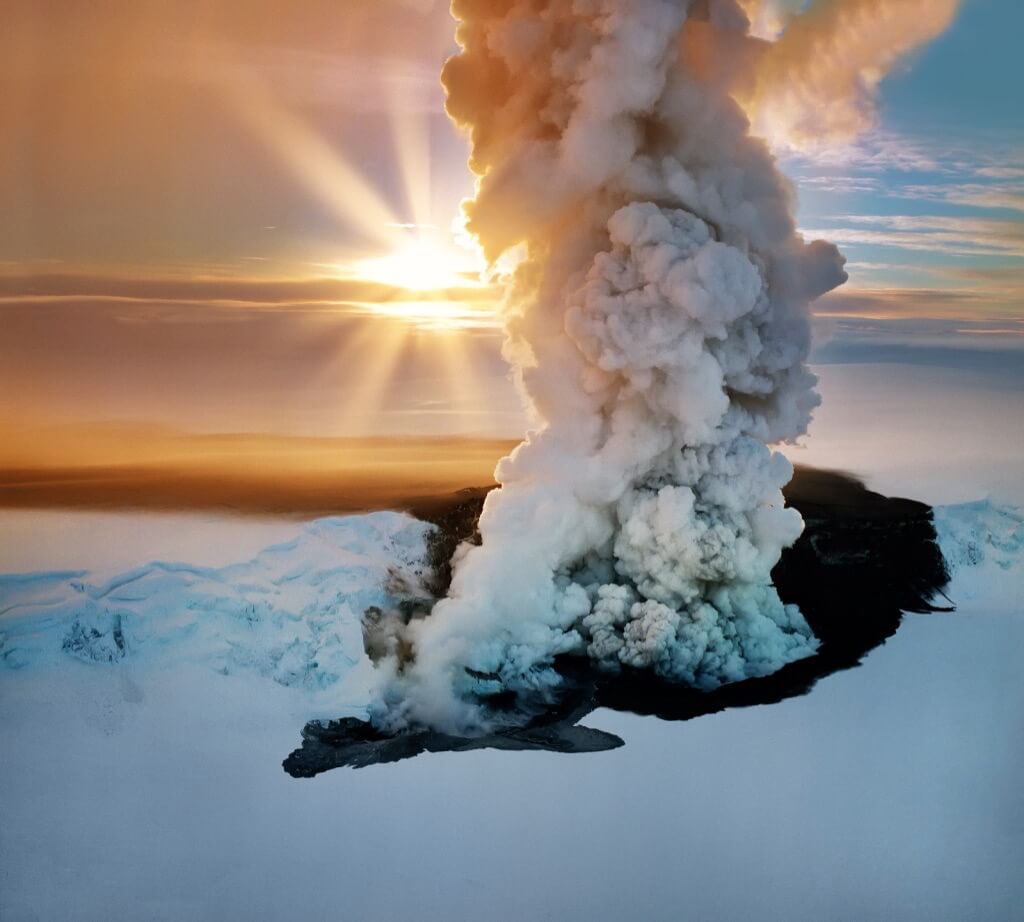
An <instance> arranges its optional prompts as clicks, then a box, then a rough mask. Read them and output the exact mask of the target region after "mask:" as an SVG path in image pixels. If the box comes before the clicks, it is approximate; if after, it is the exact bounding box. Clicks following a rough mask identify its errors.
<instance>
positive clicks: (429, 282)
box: [352, 237, 479, 291]
mask: <svg viewBox="0 0 1024 922" xmlns="http://www.w3.org/2000/svg"><path fill="white" fill-rule="evenodd" d="M352 269H353V270H354V272H355V273H356V274H357V275H358V276H359V277H360V278H364V279H368V280H370V281H373V282H381V283H383V284H385V285H392V286H394V287H395V288H404V289H406V290H409V291H443V290H445V289H449V288H466V287H474V286H475V285H478V284H479V280H478V277H477V273H476V272H475V271H474V268H473V265H472V263H471V261H470V260H469V259H468V258H466V257H465V256H463V255H462V254H459V253H457V252H455V251H454V249H453V248H448V247H444V246H442V245H440V244H439V243H437V242H435V241H433V240H431V239H429V238H427V237H416V238H413V239H410V240H407V241H405V242H403V243H402V244H401V245H400V246H399V247H398V248H396V249H395V250H393V251H392V252H390V253H388V254H386V255H384V256H379V257H374V258H372V259H363V260H359V261H358V262H356V263H355V264H354V265H353V266H352Z"/></svg>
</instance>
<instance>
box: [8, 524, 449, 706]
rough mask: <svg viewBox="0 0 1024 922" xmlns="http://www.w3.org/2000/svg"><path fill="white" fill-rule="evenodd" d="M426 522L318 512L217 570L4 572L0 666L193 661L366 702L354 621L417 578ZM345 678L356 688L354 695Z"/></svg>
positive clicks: (331, 702) (327, 702) (343, 700)
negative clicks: (69, 660) (292, 531)
mask: <svg viewBox="0 0 1024 922" xmlns="http://www.w3.org/2000/svg"><path fill="white" fill-rule="evenodd" d="M432 529H433V526H431V525H429V524H427V523H424V522H420V521H418V520H416V519H413V518H411V517H409V516H407V515H403V514H401V513H397V512H376V513H372V514H370V515H363V516H348V517H332V518H324V519H318V520H316V521H313V522H310V523H308V524H306V525H304V526H302V527H301V529H300V530H299V531H298V533H297V534H296V535H295V536H294V537H292V538H291V539H289V540H287V541H284V542H282V543H279V544H274V545H271V546H270V547H267V548H265V549H264V550H262V551H260V553H258V554H257V555H256V556H255V557H253V558H252V559H251V560H247V561H243V562H239V563H235V564H231V565H228V566H224V567H216V568H214V567H203V566H199V565H194V564H187V563H173V562H164V561H156V562H153V563H149V564H146V565H144V566H140V567H135V568H133V569H130V570H128V571H126V572H124V573H119V574H117V575H114V576H102V575H101V576H100V577H98V578H97V577H96V576H94V575H93V574H91V573H89V572H88V571H75V570H70V571H68V570H65V571H55V572H44V573H29V574H6V575H0V670H3V671H7V672H10V671H12V670H20V669H23V668H25V667H29V666H38V665H42V664H47V663H54V662H57V661H59V660H61V659H62V658H66V657H68V656H71V657H73V658H76V659H79V660H83V661H85V662H89V663H96V664H106V665H109V664H111V663H116V662H119V661H121V660H126V661H130V662H131V663H132V665H133V666H134V667H135V668H157V667H159V668H167V667H172V666H175V665H178V664H181V663H190V664H194V665H200V666H203V667H206V668H208V669H211V670H213V671H214V672H218V673H221V674H223V675H237V674H240V673H250V674H253V675H256V676H259V677H261V678H264V679H270V680H273V681H274V682H276V683H278V684H279V685H283V686H286V687H289V688H297V689H303V690H305V691H306V692H309V693H310V700H311V704H314V705H315V702H317V701H322V702H323V704H324V706H325V707H327V708H328V710H331V712H332V713H333V710H336V709H338V708H342V709H344V708H345V707H346V706H351V703H352V697H351V696H352V694H353V693H354V694H355V700H356V702H357V704H356V709H358V707H359V706H360V704H364V703H365V702H363V701H362V697H364V696H365V692H364V691H363V689H364V688H365V680H366V676H365V672H366V670H368V669H369V668H370V666H369V663H368V661H367V660H366V658H365V656H364V653H363V642H362V630H361V626H360V621H361V617H362V615H363V613H364V612H365V611H366V609H367V608H369V607H371V606H381V607H389V606H393V605H395V604H397V602H398V599H397V598H396V597H395V596H394V595H393V594H392V589H394V588H396V587H398V586H410V585H412V586H415V585H416V583H417V580H418V576H419V572H420V566H421V561H422V559H423V555H424V539H425V537H426V536H427V534H428V533H429V532H430V531H431V530H432ZM353 688H355V689H356V691H355V692H353Z"/></svg>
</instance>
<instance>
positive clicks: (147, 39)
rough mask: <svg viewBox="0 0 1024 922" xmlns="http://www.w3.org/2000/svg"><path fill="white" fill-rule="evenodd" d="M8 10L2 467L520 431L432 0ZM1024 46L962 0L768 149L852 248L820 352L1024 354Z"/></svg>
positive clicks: (908, 359) (829, 231) (449, 31)
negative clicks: (86, 449) (230, 442)
mask: <svg viewBox="0 0 1024 922" xmlns="http://www.w3.org/2000/svg"><path fill="white" fill-rule="evenodd" d="M4 18H5V23H4V29H3V34H2V35H0V84H2V89H3V92H2V95H0V113H2V115H0V118H2V121H3V130H2V131H0V209H2V213H3V216H4V218H3V220H2V221H0V311H2V318H3V319H2V330H3V335H2V336H0V426H2V427H4V428H5V429H8V430H9V436H11V435H14V436H19V437H18V438H11V437H8V439H6V441H7V443H8V445H14V444H15V443H17V445H18V446H21V447H20V448H18V449H17V451H18V452H21V455H20V456H19V458H18V460H25V459H26V458H27V455H30V454H31V453H32V446H39V445H42V444H44V443H45V442H46V438H45V437H43V436H42V435H40V433H46V432H49V431H50V430H51V429H52V428H53V427H61V426H66V425H69V424H75V425H86V426H88V427H92V428H93V429H94V430H95V431H98V432H100V433H102V432H107V431H111V430H110V428H109V427H111V426H114V425H126V424H131V425H140V424H145V425H147V426H153V425H157V426H164V427H169V428H172V429H178V430H186V431H190V432H207V433H209V432H267V433H276V434H291V435H295V434H304V435H313V434H315V435H361V434H367V433H377V434H379V433H412V434H451V433H465V434H485V435H491V436H509V435H512V436H514V435H517V434H519V433H520V432H521V430H522V428H523V425H524V421H523V416H522V413H521V410H520V409H519V404H518V400H517V398H516V396H515V393H514V390H513V388H512V385H511V384H510V383H509V381H508V380H507V369H506V366H505V365H504V362H503V361H502V359H501V356H500V332H499V330H498V324H497V321H496V318H495V315H494V307H495V299H496V298H497V297H498V290H497V289H496V288H495V287H493V286H488V285H484V284H482V283H480V282H479V281H476V279H475V275H474V272H475V270H476V268H477V267H478V257H477V256H476V254H475V253H474V252H473V251H472V250H470V249H468V248H466V246H465V245H464V244H463V243H461V242H460V240H459V239H457V235H456V234H455V233H454V232H453V227H454V223H453V222H454V219H455V217H456V215H457V213H458V209H459V201H460V199H462V198H464V197H466V196H467V195H469V194H470V193H471V191H472V177H471V176H470V174H469V172H468V170H467V168H466V165H465V160H466V146H465V143H464V141H463V140H462V139H461V138H460V137H459V136H458V134H457V133H456V131H455V130H454V129H453V128H452V127H451V125H450V124H449V122H448V119H447V118H446V116H445V114H444V111H443V94H442V91H441V87H440V84H439V82H438V74H439V70H440V66H441V64H442V62H443V60H444V59H445V57H446V56H447V55H448V54H449V53H450V51H451V49H452V42H453V27H452V22H451V19H450V18H449V16H448V12H447V8H446V4H445V3H443V2H440V0H438V2H431V0H405V2H399V0H345V2H337V0H304V2H302V3H294V2H291V0H288V2H285V0H203V2H200V0H180V2H177V3H174V4H168V3H161V2H149V0H135V2H116V0H103V2H98V3H92V4H83V3H74V2H62V0H49V2H39V0H35V2H25V0H13V2H11V3H8V4H6V5H5V17H4ZM1022 30H1024V7H1022V6H1021V4H1019V3H1017V2H1016V0H965V2H964V3H963V4H962V8H961V11H960V13H959V15H958V18H957V20H956V21H955V23H954V24H953V26H952V28H951V29H950V30H949V31H948V32H946V34H944V35H943V36H941V37H940V38H939V39H937V40H936V41H935V42H933V43H931V44H930V45H928V46H927V47H926V48H925V49H924V50H923V51H922V52H920V53H918V54H917V55H915V56H914V57H913V58H912V59H910V60H908V61H906V62H904V63H903V65H902V66H900V67H899V68H897V69H896V71H895V72H894V74H893V75H891V76H890V77H889V78H887V79H886V81H885V82H884V84H883V86H882V91H881V99H880V123H879V125H878V127H877V129H876V130H875V131H873V132H872V133H870V134H869V135H868V136H866V137H865V138H862V139H861V140H860V141H858V142H857V143H856V144H855V145H853V146H848V147H840V148H836V147H835V146H832V145H829V147H828V148H827V149H820V150H815V149H805V150H800V151H795V150H786V151H781V152H780V154H781V162H782V166H783V169H784V170H785V172H786V173H787V174H788V175H790V176H791V178H792V179H793V180H794V181H795V183H796V186H797V190H798V195H799V217H800V222H801V226H802V227H803V228H804V229H805V232H806V233H807V235H808V236H811V237H819V236H820V237H826V238H828V239H830V240H832V241H834V242H836V243H837V244H839V245H840V246H841V247H842V249H843V250H844V252H845V253H846V255H847V257H848V259H849V263H848V269H849V271H850V276H851V280H850V282H849V284H848V285H847V286H846V287H845V288H843V289H841V290H840V291H839V292H837V293H834V294H833V295H831V296H829V297H828V298H826V299H825V300H824V301H822V302H821V303H819V305H818V307H817V313H818V317H819V320H818V325H817V332H818V334H819V342H818V346H817V348H816V352H815V355H814V357H813V360H814V361H815V363H816V364H817V365H819V366H824V365H836V364H848V363H855V364H862V363H865V362H868V363H870V362H882V361H884V362H889V363H892V362H900V363H908V364H920V365H943V366H944V365H949V366H951V367H958V368H960V367H971V366H972V365H979V366H985V367H991V366H998V365H1000V364H1003V365H1007V366H1015V365H1018V364H1019V359H1020V351H1019V349H1020V347H1021V346H1022V345H1024V275H1022V268H1024V222H1022V217H1024V157H1022V156H1021V154H1022V151H1024V107H1022V106H1021V104H1020V98H1019V95H1020V86H1021V75H1020V63H1019V60H1020V58H1019V49H1018V47H1017V45H1018V44H1019V36H1020V34H1021V32H1022ZM97 426H98V427H99V428H97ZM103 427H108V428H106V429H104V428H103ZM26 446H28V447H26ZM11 451H14V449H10V448H9V449H8V453H10V452H11ZM26 453H27V454H26ZM0 460H4V459H0Z"/></svg>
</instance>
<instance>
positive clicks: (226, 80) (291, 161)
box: [218, 65, 402, 251]
mask: <svg viewBox="0 0 1024 922" xmlns="http://www.w3.org/2000/svg"><path fill="white" fill-rule="evenodd" d="M219 76H220V79H219V81H218V86H219V87H220V90H221V92H222V93H223V95H224V97H225V99H226V100H227V102H228V103H229V106H230V108H231V110H232V111H233V112H234V113H235V114H236V115H237V116H238V117H239V118H240V119H242V121H244V122H245V124H246V125H247V126H248V127H249V128H250V129H251V130H252V131H253V132H254V133H255V134H257V135H258V136H259V137H260V139H261V140H262V141H263V142H264V143H265V144H266V145H267V147H268V148H269V149H270V150H272V151H273V152H274V153H275V154H277V156H278V157H280V158H281V160H282V161H284V163H286V164H287V165H288V167H289V168H290V169H291V171H292V173H293V175H294V176H295V178H296V179H297V180H298V181H299V182H301V183H303V184H304V185H305V186H306V187H307V188H308V189H309V191H311V192H312V193H313V194H314V195H316V196H317V197H318V199H319V200H320V201H322V202H324V203H325V204H327V205H328V206H329V207H330V208H331V210H332V211H333V212H334V214H335V216H336V217H337V218H338V219H339V221H341V222H343V223H344V224H346V225H348V226H351V227H354V228H356V229H357V230H358V231H359V232H360V233H362V234H363V235H364V236H365V237H367V238H369V239H371V240H373V241H374V242H375V243H376V244H377V245H379V246H382V247H383V248H384V249H385V250H387V251H390V250H391V249H393V248H394V247H396V246H398V245H400V243H401V240H402V234H401V229H400V227H399V224H400V221H399V218H398V216H397V215H396V214H395V213H394V210H393V209H392V208H391V207H390V206H389V205H388V203H387V202H386V201H385V200H384V199H383V198H382V197H381V196H380V195H379V194H378V193H377V192H376V191H375V190H374V189H373V187H372V186H371V185H370V184H369V183H367V181H366V180H365V179H364V178H363V177H362V176H361V175H360V174H359V172H358V171H357V170H355V169H354V168H353V167H352V166H350V165H349V164H348V163H347V162H346V161H345V159H344V158H343V157H342V155H341V154H340V153H339V151H338V150H336V149H335V148H334V147H332V146H331V145H330V144H328V143H327V142H326V141H325V140H324V139H323V138H322V137H320V136H319V135H318V134H316V132H314V131H313V130H311V129H310V128H309V126H308V125H306V124H305V123H304V122H303V121H302V120H301V119H299V118H297V117H296V116H295V115H294V114H293V113H291V112H289V111H288V110H287V109H285V108H284V107H283V106H282V105H281V104H280V103H278V101H277V100H276V99H275V98H274V95H273V93H272V92H271V90H270V89H269V87H267V86H266V85H265V84H264V83H263V82H262V81H260V79H259V78H258V77H256V76H255V75H254V74H253V73H251V71H248V70H246V69H245V68H243V67H242V66H240V65H236V66H224V67H222V68H221V69H220V71H219Z"/></svg>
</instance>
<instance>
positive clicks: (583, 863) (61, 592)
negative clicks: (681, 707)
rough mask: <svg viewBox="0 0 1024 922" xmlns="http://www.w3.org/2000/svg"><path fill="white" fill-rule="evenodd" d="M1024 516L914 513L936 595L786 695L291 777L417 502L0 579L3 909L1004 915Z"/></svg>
mask: <svg viewBox="0 0 1024 922" xmlns="http://www.w3.org/2000/svg"><path fill="white" fill-rule="evenodd" d="M1022 523H1024V517H1022V515H1021V513H1020V511H1018V510H1015V509H1011V508H1007V507H1000V506H996V505H993V504H991V503H988V502H979V503H970V504H966V505H961V506H949V507H943V508H940V509H938V510H937V524H938V529H939V533H940V536H941V543H942V546H943V550H944V552H945V553H946V555H947V558H948V559H949V561H950V564H951V567H952V569H953V582H952V585H951V587H950V590H949V592H950V595H951V597H952V598H953V599H954V600H955V601H956V602H957V603H958V604H959V605H960V608H959V611H958V612H957V613H954V614H934V615H922V616H909V617H908V618H907V620H906V622H905V624H904V625H903V627H902V628H901V629H900V631H899V632H898V633H897V634H896V636H895V637H894V638H892V639H891V640H890V641H889V642H888V643H887V644H885V645H884V646H883V647H880V648H879V649H877V650H875V651H873V652H872V654H871V655H870V656H869V657H868V658H867V660H866V662H865V663H864V665H863V666H862V667H861V668H860V669H854V670H848V671H846V672H843V673H839V674H836V675H833V676H831V677H829V678H828V679H827V680H825V681H823V682H821V683H819V685H818V686H817V687H816V688H815V689H814V691H813V693H812V694H810V695H807V696H804V697H800V698H795V699H790V700H787V701H784V702H781V703H779V704H776V705H772V706H767V707H756V708H743V709H738V710H732V711H728V712H725V713H723V714H717V715H712V716H710V717H706V718H702V719H699V720H693V721H689V722H687V723H685V724H671V723H664V722H662V721H659V720H657V719H655V718H641V717H636V716H634V715H629V714H621V713H613V712H608V711H597V712H595V713H594V714H591V715H590V716H589V717H588V718H587V719H586V720H585V723H586V724H588V725H590V726H594V727H598V728H601V729H604V730H607V731H610V732H613V733H617V734H619V735H620V736H622V737H623V738H624V739H625V741H626V746H625V747H623V748H621V749H618V750H615V751H612V752H606V753H598V754H593V755H588V756H561V755H558V754H554V753H504V752H494V751H480V752H472V753H445V754H438V755H426V756H421V757H419V758H416V759H412V760H409V761H406V762H402V763H398V764H395V765H384V766H377V767H374V768H371V769H367V770H363V771H357V772H353V771H350V770H340V771H335V772H330V773H328V774H326V775H322V776H320V777H318V778H316V779H314V780H312V781H309V780H296V779H292V778H289V777H288V776H287V775H286V774H285V773H284V772H283V770H282V768H281V764H280V763H281V760H282V758H283V757H284V756H285V755H287V753H288V752H289V751H290V750H291V749H292V748H294V747H295V746H297V745H298V743H299V731H300V729H301V727H302V725H303V723H304V721H306V720H308V719H310V718H311V717H322V716H341V715H343V714H346V713H352V714H359V713H363V712H364V707H365V704H366V701H367V698H366V693H367V688H368V687H369V676H368V673H369V669H370V667H369V665H368V663H367V661H366V659H365V657H364V656H363V654H362V644H361V639H360V633H359V624H358V620H359V614H360V612H361V610H362V609H363V608H364V607H365V606H367V605H373V604H387V603H388V602H390V601H393V599H392V597H391V594H390V593H389V591H388V586H389V584H391V585H393V584H394V582H395V580H394V576H393V574H395V573H398V574H399V576H400V577H401V576H405V577H408V578H415V575H416V570H417V567H418V565H419V564H418V561H419V559H420V556H421V555H422V552H423V539H424V537H425V535H426V534H427V532H428V530H429V526H426V525H424V524H422V523H419V522H417V521H415V520H413V519H411V518H409V517H407V516H404V515H400V514H393V513H376V514H373V515H369V516H360V517H350V518H336V519H325V520H320V521H317V522H312V523H310V524H308V525H306V526H303V527H302V528H300V529H298V530H297V532H296V533H295V534H294V535H293V536H292V537H291V538H290V539H289V540H288V541H286V542H284V543H279V544H276V545H274V546H272V547H269V548H267V549H266V550H264V551H262V552H260V553H258V554H256V555H255V556H254V557H252V559H250V560H248V561H246V562H243V563H237V564H233V565H230V566H225V567H218V568H204V567H196V566H188V565H184V564H171V563H154V564H149V565H147V566H142V567H137V568H133V569H131V570H130V571H128V572H126V573H124V574H123V575H121V576H116V577H113V578H111V577H110V576H107V575H91V574H90V573H87V572H82V571H67V570H64V571H60V572H50V573H35V574H28V575H13V576H5V577H3V579H2V581H0V611H2V614H0V632H2V634H3V646H2V648H0V657H2V666H0V918H2V919H3V920H4V922H8V920H11V922H21V920H66V919H74V920H84V922H92V920H97V922H99V920H104V922H106V920H110V919H146V920H150V919H153V920H186V919H187V920H207V919H209V920H222V919H247V920H259V922H262V920H267V922H271V920H278V919H290V918H316V919H359V920H367V922H370V920H393V919H398V918H417V919H423V920H434V919H437V920H446V922H447V920H453V919H468V918H481V917H484V918H488V919H494V920H498V922H503V920H510V922H511V920H520V919H525V918H530V919H558V920H573V919H587V920H595V919H601V920H603V919H619V918H645V919H652V920H678V919H681V918H682V919H714V920H722V922H731V920H739V919H747V918H757V919H762V920H769V922H772V920H780V922H781V920H787V922H790V920H812V919H813V920H817V919H823V918H828V919H831V920H837V922H854V920H857V922H859V920H862V919H867V918H885V919H890V920H899V922H919V920H920V922H924V920H928V922H933V920H949V922H953V920H957V922H959V920H962V919H966V918H970V919H975V920H986V922H987V920H992V922H996V920H999V922H1002V920H1005V919H1008V918H1012V917H1014V913H1015V912H1017V911H1018V910H1019V907H1020V905H1022V903H1024V879H1022V878H1021V876H1020V873H1019V870H1020V861H1021V857H1022V855H1024V798H1022V797H1021V795H1020V785H1019V779H1018V778H1017V766H1019V764H1020V762H1021V760H1022V759H1024V725H1022V724H1021V718H1020V715H1021V714H1022V713H1024V683H1022V681H1021V673H1020V669H1019V657H1020V649H1022V645H1024V618H1017V617H1007V615H1011V614H1014V613H1018V614H1019V613H1020V608H1021V606H1020V600H1021V599H1022V598H1024V535H1022ZM290 528H291V527H290V526H289V529H290ZM220 552H221V549H218V553H220ZM117 618H120V633H121V638H122V640H121V643H120V644H119V643H118V641H117V639H116V637H115V631H114V623H115V621H116V619H117ZM314 663H315V664H316V665H315V667H314V665H313V664H314ZM737 868H738V869H741V870H739V871H737Z"/></svg>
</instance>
